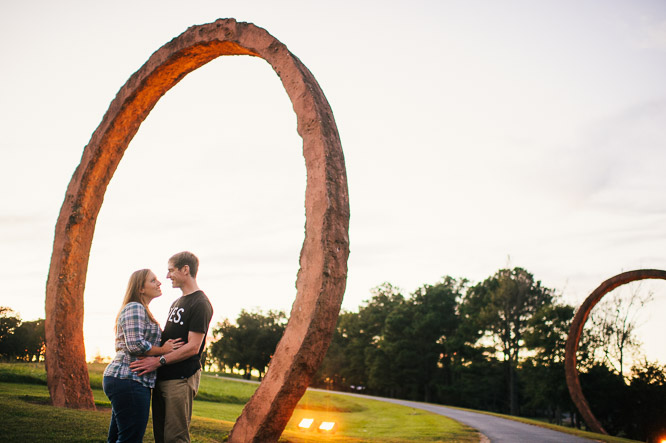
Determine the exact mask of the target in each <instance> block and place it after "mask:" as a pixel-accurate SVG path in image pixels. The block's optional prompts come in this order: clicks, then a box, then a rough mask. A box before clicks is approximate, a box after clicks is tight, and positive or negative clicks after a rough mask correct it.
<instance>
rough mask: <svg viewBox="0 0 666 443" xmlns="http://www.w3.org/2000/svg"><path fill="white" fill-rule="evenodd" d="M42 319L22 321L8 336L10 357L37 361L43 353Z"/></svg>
mask: <svg viewBox="0 0 666 443" xmlns="http://www.w3.org/2000/svg"><path fill="white" fill-rule="evenodd" d="M44 338H45V331H44V319H39V320H33V321H24V322H23V323H21V324H20V325H19V326H18V327H17V328H16V329H15V330H14V334H12V335H11V336H9V337H8V341H9V343H10V345H9V347H10V348H11V354H12V357H14V358H17V359H19V360H23V361H39V360H40V358H41V357H42V356H43V355H44Z"/></svg>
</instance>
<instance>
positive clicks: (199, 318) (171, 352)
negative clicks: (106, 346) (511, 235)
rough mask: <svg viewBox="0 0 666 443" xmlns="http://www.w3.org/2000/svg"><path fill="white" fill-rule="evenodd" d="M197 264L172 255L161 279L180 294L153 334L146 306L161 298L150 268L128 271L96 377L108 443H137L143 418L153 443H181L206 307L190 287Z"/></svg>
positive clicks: (209, 310) (209, 312)
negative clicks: (100, 381)
mask: <svg viewBox="0 0 666 443" xmlns="http://www.w3.org/2000/svg"><path fill="white" fill-rule="evenodd" d="M198 268H199V259H198V258H197V257H196V256H195V255H194V254H192V253H191V252H187V251H185V252H180V253H178V254H175V255H174V256H172V257H171V258H170V259H169V263H168V272H167V278H168V279H170V280H171V284H172V286H173V287H174V288H179V289H180V290H181V291H182V296H181V297H180V298H178V299H177V300H176V301H175V302H173V304H172V305H171V308H170V309H169V316H168V318H167V321H166V323H165V325H164V331H162V330H161V329H160V326H159V324H158V322H157V321H156V320H155V317H153V315H152V313H151V312H150V309H148V305H149V304H150V302H151V301H152V300H153V299H155V298H157V297H159V296H161V295H162V290H161V289H160V285H161V283H160V281H159V280H158V279H157V277H156V276H155V274H154V273H153V272H152V271H151V270H150V269H141V270H139V271H135V272H134V273H133V274H132V275H131V277H130V280H129V283H128V285H127V291H126V293H125V298H124V300H123V303H122V307H121V309H120V312H119V313H118V317H117V318H116V356H115V357H114V359H113V361H112V362H111V363H110V364H109V365H108V366H107V368H106V370H105V371H104V393H105V394H106V395H107V397H109V400H111V406H112V412H111V423H110V425H109V435H108V440H107V441H109V442H141V441H143V435H144V433H145V431H146V426H147V424H148V416H149V414H150V412H149V411H150V404H151V390H152V406H153V434H154V436H155V441H156V442H158V443H159V442H189V441H190V435H189V427H190V420H191V418H192V403H193V401H194V397H195V396H196V394H197V391H198V389H199V380H200V377H201V354H202V353H203V350H204V347H205V345H206V335H207V333H208V327H209V325H210V321H211V318H212V316H213V307H212V306H211V304H210V301H209V300H208V297H206V294H204V293H203V291H201V290H200V289H199V286H198V285H197V280H196V276H197V270H198Z"/></svg>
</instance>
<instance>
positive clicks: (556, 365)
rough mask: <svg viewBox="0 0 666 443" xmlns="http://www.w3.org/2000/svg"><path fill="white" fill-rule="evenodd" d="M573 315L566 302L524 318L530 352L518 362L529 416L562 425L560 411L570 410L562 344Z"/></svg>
mask: <svg viewBox="0 0 666 443" xmlns="http://www.w3.org/2000/svg"><path fill="white" fill-rule="evenodd" d="M573 316H574V308H573V306H570V305H560V304H549V305H544V306H543V307H542V308H541V309H539V310H538V311H537V312H536V313H535V314H534V315H533V316H532V318H530V320H529V321H528V328H527V330H526V331H525V334H524V337H525V347H526V348H527V349H530V350H532V351H533V352H534V353H533V355H532V356H530V357H529V358H528V359H527V360H526V361H525V362H523V363H522V368H521V376H522V380H523V386H522V393H523V397H524V400H523V402H522V403H523V405H524V406H525V407H526V408H527V409H528V410H530V411H531V414H530V415H533V416H544V415H545V416H548V417H549V419H550V420H551V422H554V423H556V424H558V425H561V424H562V412H564V411H571V412H573V410H574V408H573V403H572V401H571V398H570V396H569V391H568V388H567V385H566V375H565V369H564V358H565V346H566V341H567V337H568V335H569V326H570V324H571V321H572V319H573Z"/></svg>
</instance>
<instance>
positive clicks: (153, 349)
mask: <svg viewBox="0 0 666 443" xmlns="http://www.w3.org/2000/svg"><path fill="white" fill-rule="evenodd" d="M160 286H161V283H160V282H159V281H158V280H157V277H156V276H155V274H154V273H153V272H152V271H151V270H150V269H141V270H139V271H135V272H134V273H133V274H132V275H131V277H130V279H129V283H128V284H127V291H126V292H125V299H124V300H123V304H122V307H121V309H120V312H119V313H118V316H117V317H116V356H115V358H114V359H113V361H112V362H111V363H110V364H109V365H108V366H107V367H106V370H105V371H104V383H103V386H104V393H105V394H106V396H107V397H109V400H111V407H112V412H111V424H110V425H109V436H108V440H107V441H109V442H129V441H131V442H140V441H143V434H144V433H145V432H146V425H147V424H148V415H149V410H150V392H151V389H152V388H153V387H154V386H155V377H156V374H155V372H150V373H148V374H145V375H142V376H139V375H137V374H136V373H134V372H132V371H130V368H129V365H130V363H131V362H133V361H135V360H136V359H137V358H138V357H140V356H144V355H164V354H168V353H169V352H171V351H173V350H175V349H178V348H179V347H181V346H182V342H181V341H180V340H168V341H167V342H166V343H164V345H163V346H159V344H160V338H161V335H162V330H161V329H160V325H159V324H158V323H157V321H156V320H155V317H153V314H152V313H151V312H150V310H149V309H148V305H149V304H150V302H151V301H152V300H153V299H154V298H157V297H159V296H160V295H162V290H161V289H160Z"/></svg>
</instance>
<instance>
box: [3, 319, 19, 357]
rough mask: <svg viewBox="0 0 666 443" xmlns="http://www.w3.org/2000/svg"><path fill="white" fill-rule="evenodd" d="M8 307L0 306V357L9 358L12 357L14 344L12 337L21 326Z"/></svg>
mask: <svg viewBox="0 0 666 443" xmlns="http://www.w3.org/2000/svg"><path fill="white" fill-rule="evenodd" d="M15 314H16V313H15V312H14V311H13V310H12V309H11V308H8V307H5V306H0V356H2V357H4V358H11V357H13V355H14V347H15V343H14V342H13V340H12V336H13V335H14V332H15V330H16V328H17V327H18V326H19V325H20V324H21V319H20V318H19V317H18V315H15Z"/></svg>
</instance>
